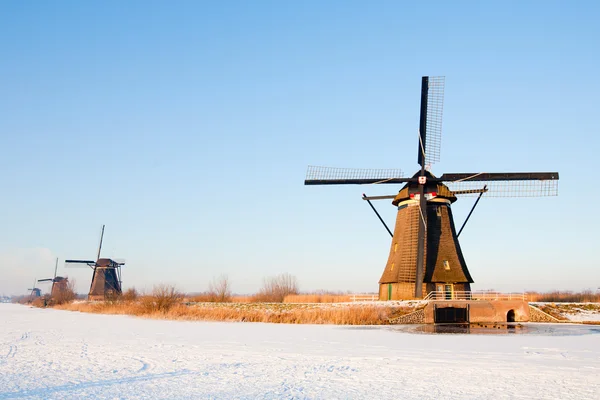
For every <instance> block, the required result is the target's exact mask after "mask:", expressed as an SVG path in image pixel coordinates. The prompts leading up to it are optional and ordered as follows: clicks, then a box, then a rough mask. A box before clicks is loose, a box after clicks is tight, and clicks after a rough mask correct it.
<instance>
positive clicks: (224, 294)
mask: <svg viewBox="0 0 600 400" xmlns="http://www.w3.org/2000/svg"><path fill="white" fill-rule="evenodd" d="M208 301H212V302H218V303H227V302H230V301H231V285H230V284H229V278H228V277H227V275H221V276H219V277H218V278H213V280H212V281H211V282H210V283H209V284H208Z"/></svg>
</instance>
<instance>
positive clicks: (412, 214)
mask: <svg viewBox="0 0 600 400" xmlns="http://www.w3.org/2000/svg"><path fill="white" fill-rule="evenodd" d="M444 84H445V79H444V78H443V77H426V76H425V77H423V78H422V81H421V107H420V120H419V143H418V145H419V146H418V158H417V161H418V163H419V165H420V166H421V168H420V170H419V171H417V173H415V174H414V175H413V176H412V177H410V178H404V177H403V176H402V172H401V171H400V170H377V169H345V168H330V167H314V166H309V168H308V172H307V176H306V179H305V181H304V184H305V185H348V184H354V185H368V184H403V185H404V186H403V187H402V188H401V189H400V191H399V192H398V194H396V195H390V196H374V197H368V196H366V195H364V194H363V199H364V200H367V201H368V202H369V205H371V207H372V209H373V211H375V213H376V214H377V216H378V217H379V219H380V221H381V222H382V223H383V224H384V225H385V222H384V221H383V219H382V218H381V217H380V215H379V213H378V212H377V210H376V209H375V207H374V206H373V205H372V204H371V200H383V199H392V205H394V206H395V207H397V210H398V211H397V215H396V224H395V226H394V232H393V233H392V231H391V230H390V229H389V228H388V227H387V225H386V229H387V231H388V232H389V234H390V235H391V236H392V243H391V247H390V253H389V256H388V261H387V263H386V266H385V268H384V271H383V274H382V275H381V278H380V280H379V299H380V300H400V299H415V298H416V299H420V298H423V297H426V296H427V294H431V293H434V294H436V296H440V295H441V296H442V297H443V298H444V299H446V300H449V299H452V298H453V297H454V294H455V293H456V292H462V293H467V298H469V297H468V296H470V293H471V283H473V279H472V277H471V274H470V272H469V270H468V269H467V264H466V262H465V258H464V256H463V253H462V249H461V246H460V243H459V241H458V237H459V235H460V232H461V231H462V228H461V229H460V230H459V231H458V232H457V229H456V225H455V222H454V217H453V214H452V209H451V206H452V204H453V203H454V202H455V201H457V199H458V197H465V196H478V197H477V200H476V202H475V205H474V206H473V209H474V208H475V206H476V205H477V203H478V201H479V199H480V198H481V197H482V196H483V195H485V196H486V197H538V196H555V195H557V194H558V173H557V172H501V173H483V172H480V173H445V174H443V175H441V176H440V177H437V176H435V175H433V174H432V173H431V172H430V167H431V164H432V163H435V162H436V161H439V155H440V151H439V150H440V143H441V126H442V120H441V118H442V109H443V92H444ZM473 209H471V213H472V212H473ZM471 213H469V216H468V217H467V220H468V218H469V217H470V215H471ZM464 224H466V221H465V223H464ZM464 224H463V227H464ZM438 298H439V297H438Z"/></svg>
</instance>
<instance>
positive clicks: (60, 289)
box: [38, 258, 69, 299]
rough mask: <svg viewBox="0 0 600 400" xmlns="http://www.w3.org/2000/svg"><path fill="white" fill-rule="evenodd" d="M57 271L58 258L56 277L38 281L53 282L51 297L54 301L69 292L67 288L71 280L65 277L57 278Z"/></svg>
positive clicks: (55, 267)
mask: <svg viewBox="0 0 600 400" xmlns="http://www.w3.org/2000/svg"><path fill="white" fill-rule="evenodd" d="M57 269H58V258H56V263H55V264H54V277H53V278H46V279H38V282H52V287H51V288H50V297H51V298H52V299H57V298H60V297H61V294H62V293H64V292H65V291H66V290H67V286H68V284H69V278H67V277H63V276H56V271H57Z"/></svg>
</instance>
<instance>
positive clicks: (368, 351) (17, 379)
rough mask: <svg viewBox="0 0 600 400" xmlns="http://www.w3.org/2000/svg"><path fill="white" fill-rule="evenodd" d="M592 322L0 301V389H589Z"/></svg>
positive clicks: (546, 393)
mask: <svg viewBox="0 0 600 400" xmlns="http://www.w3.org/2000/svg"><path fill="white" fill-rule="evenodd" d="M598 328H600V327H595V328H592V327H581V329H580V328H576V327H575V329H579V330H577V331H571V333H577V334H568V335H564V336H562V335H556V334H545V333H544V332H543V331H542V332H541V333H540V334H516V335H468V334H452V335H449V334H445V335H444V334H438V335H434V334H416V333H409V332H406V331H400V330H394V329H392V328H390V327H376V328H356V327H340V326H315V325H271V324H252V323H215V322H179V321H158V320H146V319H139V318H133V317H127V316H109V315H94V314H80V313H75V312H69V311H56V310H42V309H34V308H29V307H25V306H20V305H12V304H0V399H21V398H31V399H76V398H94V399H186V398H194V399H196V398H201V399H204V398H218V399H231V398H240V399H242V398H251V399H257V398H258V399H279V398H284V399H290V398H321V399H336V398H343V399H346V398H352V399H383V398H387V399H447V398H456V399H500V398H507V399H508V398H510V399H599V398H600V394H599V393H600V334H597V331H598V330H600V329H598ZM594 332H596V333H594Z"/></svg>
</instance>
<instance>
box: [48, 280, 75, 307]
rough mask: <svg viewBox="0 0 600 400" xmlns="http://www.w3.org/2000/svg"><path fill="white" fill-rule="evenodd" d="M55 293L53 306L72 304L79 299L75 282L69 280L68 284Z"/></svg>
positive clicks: (61, 286)
mask: <svg viewBox="0 0 600 400" xmlns="http://www.w3.org/2000/svg"><path fill="white" fill-rule="evenodd" d="M55 285H58V283H55ZM55 292H56V293H55V295H54V297H53V298H52V303H53V304H65V303H71V302H72V301H73V300H75V298H76V297H77V293H75V280H74V279H73V280H67V282H66V284H65V285H60V286H59V287H58V288H57V290H56V291H55Z"/></svg>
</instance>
